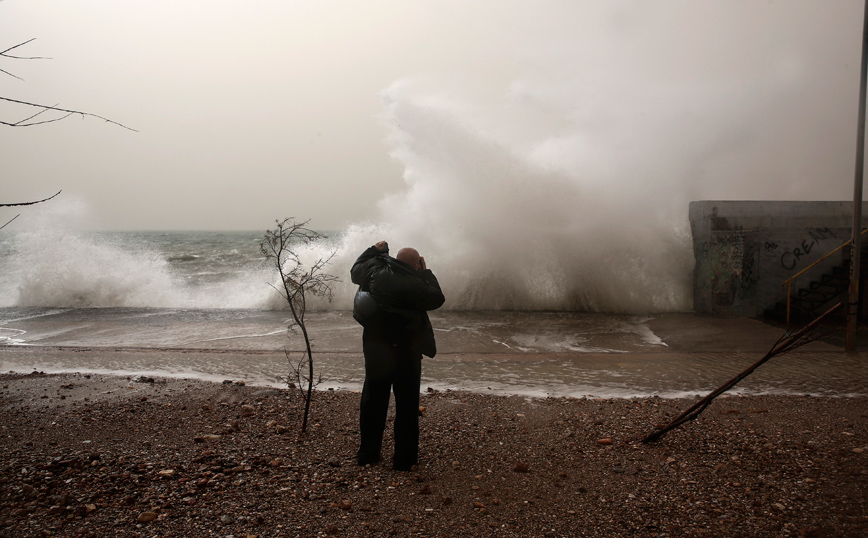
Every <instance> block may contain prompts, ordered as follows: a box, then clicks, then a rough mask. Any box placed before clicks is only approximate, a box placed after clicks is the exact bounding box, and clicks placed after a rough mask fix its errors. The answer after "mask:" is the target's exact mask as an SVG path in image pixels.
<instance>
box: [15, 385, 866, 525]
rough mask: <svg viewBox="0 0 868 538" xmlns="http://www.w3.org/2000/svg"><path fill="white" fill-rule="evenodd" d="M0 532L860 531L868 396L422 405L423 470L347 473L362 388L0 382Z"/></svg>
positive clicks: (438, 398)
mask: <svg viewBox="0 0 868 538" xmlns="http://www.w3.org/2000/svg"><path fill="white" fill-rule="evenodd" d="M0 387H2V388H0V424H2V434H3V435H2V442H0V449H2V451H3V453H4V454H5V457H4V458H3V459H2V463H0V536H9V537H12V536H16V537H18V536H143V537H144V536H147V537H151V536H154V535H159V536H184V537H186V536H189V537H194V536H196V537H198V536H210V535H215V536H229V535H231V536H234V537H239V536H241V537H247V536H258V537H265V536H318V535H334V536H428V537H450V538H451V537H454V536H462V537H464V536H670V537H676V536H753V535H756V536H794V537H795V536H800V537H808V536H812V537H820V536H860V535H862V533H864V529H865V528H868V504H866V502H868V501H866V499H868V471H866V469H868V420H866V418H868V399H866V398H861V397H860V398H816V397H808V396H758V397H746V396H738V397H722V398H719V399H718V400H716V401H715V402H714V403H713V404H712V405H711V406H710V407H709V408H708V409H707V410H706V411H705V412H704V413H703V414H702V415H701V416H700V417H699V419H698V420H696V421H694V422H692V423H688V424H686V425H684V426H682V427H680V428H678V429H676V430H674V431H672V432H671V433H669V434H668V435H666V436H665V437H664V438H663V439H661V440H660V441H658V442H656V443H652V444H647V445H646V444H642V443H641V442H639V439H641V438H642V437H644V436H645V435H646V434H648V433H650V432H651V431H653V429H654V427H655V425H656V424H660V423H666V422H668V421H669V420H671V418H673V417H674V416H676V415H677V414H678V413H680V411H682V410H683V409H685V408H686V407H687V406H688V405H690V403H692V400H687V399H677V400H665V399H660V398H642V399H614V400H613V399H585V398H580V399H575V398H538V399H532V398H524V397H518V396H511V397H505V396H490V395H482V394H472V393H465V392H458V391H443V392H436V391H435V392H426V393H424V394H423V396H422V406H423V407H424V410H423V411H422V412H423V415H424V416H423V418H422V421H421V423H422V441H421V446H422V449H421V461H420V464H419V466H418V467H417V468H416V469H415V470H414V471H412V472H409V473H398V472H394V471H392V470H391V469H390V467H389V464H390V456H391V436H390V435H387V439H386V449H385V452H384V461H383V463H382V464H380V465H378V466H374V467H365V468H359V467H357V466H356V465H355V464H354V461H353V454H354V450H355V447H356V443H357V442H358V433H357V414H358V394H357V393H354V392H350V391H323V392H321V393H318V394H317V395H316V400H315V401H314V404H313V414H312V421H311V424H310V428H309V431H308V433H307V434H306V436H305V437H304V440H303V442H302V443H301V444H298V443H297V442H296V438H297V425H298V411H299V409H298V405H297V404H298V401H297V399H295V397H294V396H293V395H292V394H291V393H290V392H288V391H285V390H280V389H274V388H263V387H253V386H246V385H241V384H238V383H235V382H232V381H228V382H227V383H207V382H202V381H194V380H183V379H171V380H167V379H159V378H157V379H149V378H139V379H134V378H125V377H115V376H100V375H87V376H85V375H75V374H63V375H44V374H43V375H40V374H38V373H37V374H30V375H8V374H7V375H2V376H0Z"/></svg>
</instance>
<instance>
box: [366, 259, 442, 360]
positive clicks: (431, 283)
mask: <svg viewBox="0 0 868 538" xmlns="http://www.w3.org/2000/svg"><path fill="white" fill-rule="evenodd" d="M350 276H351V277H352V280H353V283H354V284H358V285H359V286H360V287H361V289H362V290H365V291H368V292H370V293H371V295H372V296H373V297H374V300H376V302H377V305H378V312H377V315H376V320H375V322H374V324H373V325H372V326H370V325H369V326H366V327H365V330H371V331H373V332H376V333H377V334H380V335H381V336H382V337H383V338H387V339H389V340H392V341H393V343H397V342H398V341H399V340H402V339H404V338H406V337H409V338H410V339H411V342H412V343H413V344H414V346H418V348H419V350H420V351H421V353H422V354H423V355H426V356H428V357H433V356H434V355H435V354H436V353H437V347H436V345H435V343H434V329H432V328H431V321H430V320H429V319H428V313H427V311H428V310H436V309H437V308H440V306H441V305H443V302H444V301H445V300H446V299H445V298H444V297H443V292H442V291H440V284H439V283H438V282H437V278H436V277H435V276H434V273H432V272H431V271H430V270H429V269H425V270H424V271H417V270H416V269H414V268H413V267H410V266H409V265H407V264H406V263H404V262H402V261H400V260H397V259H395V258H392V257H391V256H389V251H388V249H387V250H385V251H381V250H378V249H377V247H376V246H373V247H370V248H369V249H367V250H366V251H364V252H363V253H362V255H361V256H359V258H358V259H357V260H356V263H354V264H353V268H352V269H351V270H350Z"/></svg>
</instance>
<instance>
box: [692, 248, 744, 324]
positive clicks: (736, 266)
mask: <svg viewBox="0 0 868 538" xmlns="http://www.w3.org/2000/svg"><path fill="white" fill-rule="evenodd" d="M700 257H701V260H700V263H698V264H697V267H699V268H700V272H701V274H700V275H699V277H700V278H701V279H702V280H703V281H705V282H708V283H709V288H710V292H711V303H712V307H713V309H714V310H716V311H719V310H721V309H727V308H731V307H732V306H734V305H736V304H737V303H739V302H740V301H742V300H743V299H744V298H745V297H747V296H750V295H753V294H754V293H755V292H756V283H757V274H756V248H755V246H754V245H752V244H751V243H750V242H749V241H745V237H744V233H743V232H739V231H731V232H727V233H725V234H723V233H721V234H716V237H715V238H714V240H713V241H710V242H709V241H707V242H705V243H703V245H702V248H701V251H700Z"/></svg>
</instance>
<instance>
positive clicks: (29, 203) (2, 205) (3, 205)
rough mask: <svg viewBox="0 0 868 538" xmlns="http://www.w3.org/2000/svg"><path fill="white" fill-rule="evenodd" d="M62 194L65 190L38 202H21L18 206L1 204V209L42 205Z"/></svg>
mask: <svg viewBox="0 0 868 538" xmlns="http://www.w3.org/2000/svg"><path fill="white" fill-rule="evenodd" d="M62 192H63V189H61V190H59V191H57V192H55V193H54V194H52V195H51V196H49V197H48V198H43V199H42V200H36V201H35V202H20V203H17V204H0V207H18V206H22V205H35V204H41V203H42V202H47V201H48V200H51V199H52V198H54V197H55V196H57V195H58V194H60V193H62ZM10 222H11V221H10Z"/></svg>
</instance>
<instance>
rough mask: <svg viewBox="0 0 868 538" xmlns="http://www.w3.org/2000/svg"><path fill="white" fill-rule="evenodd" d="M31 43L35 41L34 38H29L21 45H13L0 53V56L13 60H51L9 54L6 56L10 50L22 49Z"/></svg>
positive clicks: (41, 57)
mask: <svg viewBox="0 0 868 538" xmlns="http://www.w3.org/2000/svg"><path fill="white" fill-rule="evenodd" d="M31 41H36V38H35V37H33V38H30V39H28V40H27V41H25V42H23V43H18V44H17V45H13V46H11V47H9V48H8V49H6V50H4V51H0V56H3V57H5V58H13V59H15V60H50V59H51V58H46V57H44V56H13V55H11V54H6V53H7V52H9V51H10V50H14V49H17V48H18V47H23V46H24V45H26V44H28V43H30V42H31Z"/></svg>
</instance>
